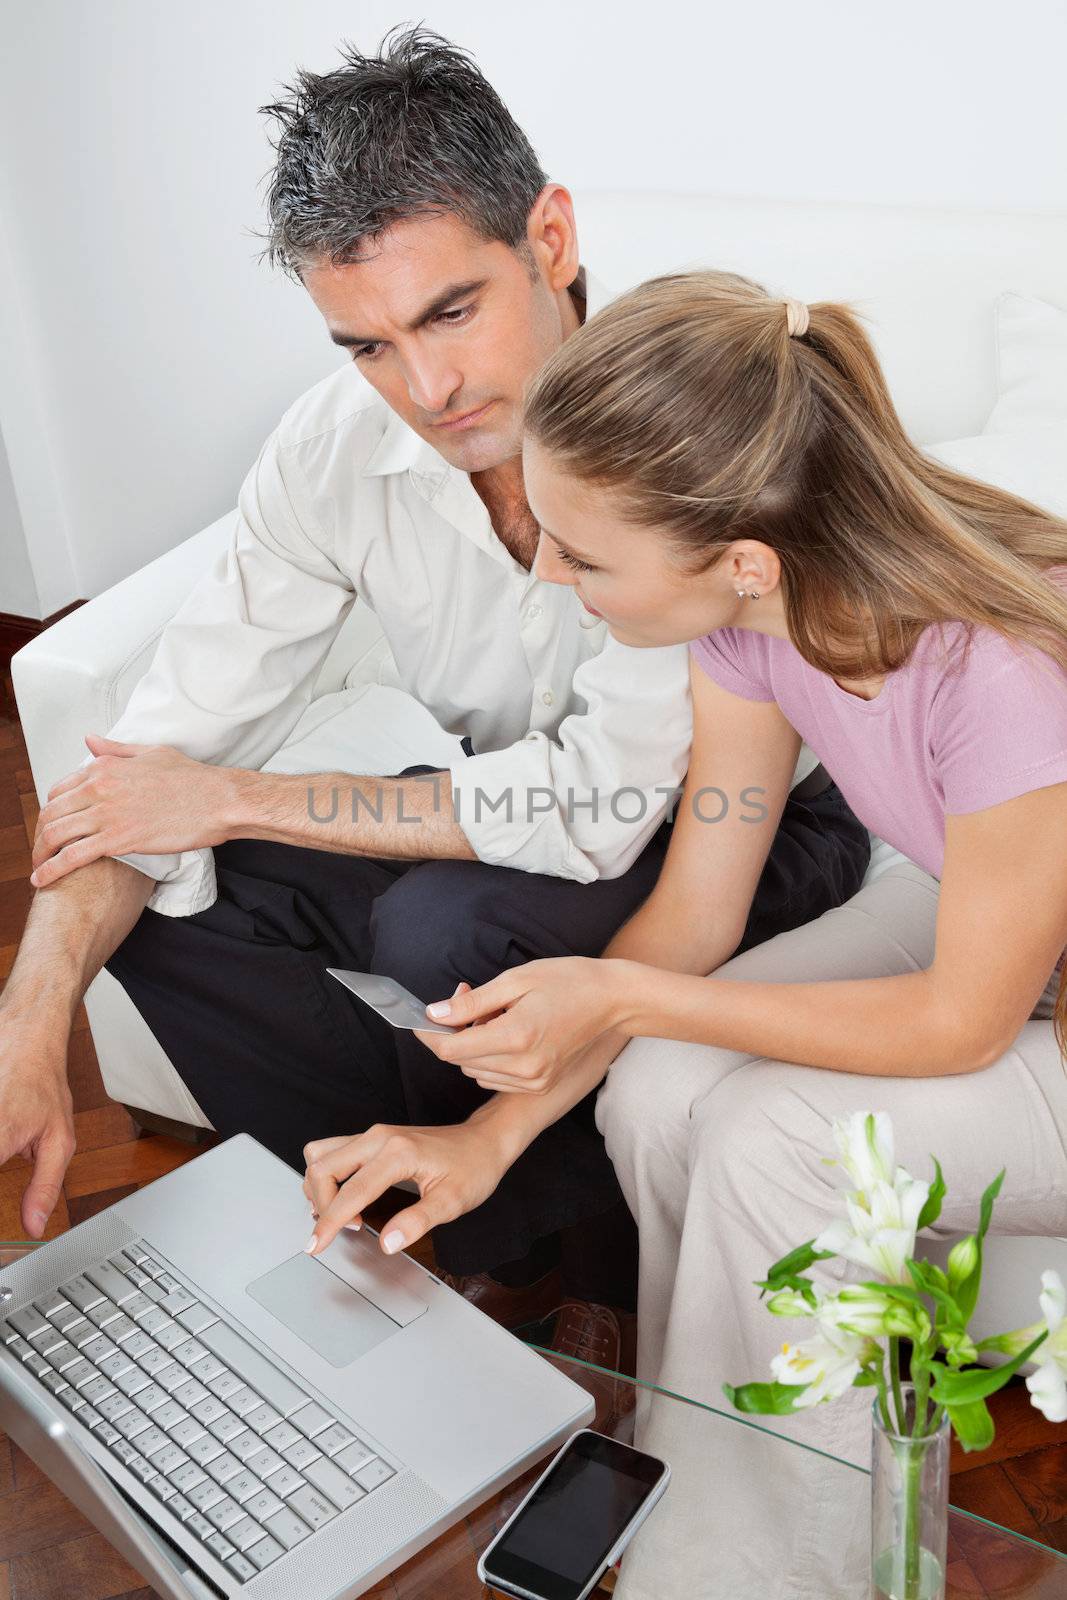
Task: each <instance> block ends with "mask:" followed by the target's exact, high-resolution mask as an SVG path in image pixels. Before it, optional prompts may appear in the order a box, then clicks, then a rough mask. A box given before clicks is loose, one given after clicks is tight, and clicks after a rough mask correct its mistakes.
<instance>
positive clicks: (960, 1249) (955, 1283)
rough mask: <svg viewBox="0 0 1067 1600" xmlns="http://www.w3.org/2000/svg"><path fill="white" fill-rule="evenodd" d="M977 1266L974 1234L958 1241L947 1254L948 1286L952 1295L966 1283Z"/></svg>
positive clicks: (976, 1246) (976, 1244)
mask: <svg viewBox="0 0 1067 1600" xmlns="http://www.w3.org/2000/svg"><path fill="white" fill-rule="evenodd" d="M977 1265H978V1240H977V1239H976V1238H975V1236H974V1234H973V1233H971V1234H968V1236H967V1238H966V1239H959V1240H957V1242H956V1243H955V1244H954V1245H953V1246H952V1249H951V1250H950V1251H949V1253H948V1286H949V1289H950V1291H951V1292H952V1293H955V1291H956V1290H957V1289H958V1288H959V1286H960V1284H961V1283H966V1281H967V1279H968V1278H969V1277H970V1276H971V1274H972V1272H973V1271H974V1269H975V1267H977Z"/></svg>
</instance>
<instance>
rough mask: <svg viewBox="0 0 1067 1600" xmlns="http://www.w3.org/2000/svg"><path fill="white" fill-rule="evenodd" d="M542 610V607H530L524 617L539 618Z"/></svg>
mask: <svg viewBox="0 0 1067 1600" xmlns="http://www.w3.org/2000/svg"><path fill="white" fill-rule="evenodd" d="M544 609H545V608H544V606H530V607H529V609H528V610H527V612H526V615H527V616H528V617H539V616H540V615H541V613H542V611H543V610H544Z"/></svg>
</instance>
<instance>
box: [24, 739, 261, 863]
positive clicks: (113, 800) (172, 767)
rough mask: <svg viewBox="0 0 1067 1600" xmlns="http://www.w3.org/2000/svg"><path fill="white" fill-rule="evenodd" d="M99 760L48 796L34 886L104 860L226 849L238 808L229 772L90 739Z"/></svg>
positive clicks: (175, 753)
mask: <svg viewBox="0 0 1067 1600" xmlns="http://www.w3.org/2000/svg"><path fill="white" fill-rule="evenodd" d="M85 742H86V744H87V745H88V746H89V749H90V750H91V751H92V753H93V755H94V756H95V757H96V760H95V761H92V762H90V763H89V765H88V766H85V767H80V768H79V769H78V770H77V771H76V772H72V773H70V774H69V776H67V777H66V778H61V779H60V781H59V782H58V783H56V784H53V786H52V788H51V789H49V791H48V799H47V803H46V805H45V806H44V808H43V810H42V811H41V813H40V816H39V817H38V819H37V832H36V834H35V836H34V841H33V865H34V868H35V869H36V870H35V871H34V872H33V874H32V876H31V882H33V883H35V884H36V885H37V887H38V888H44V887H45V886H46V885H48V884H50V883H55V882H56V880H57V879H58V878H62V877H64V876H65V875H66V874H67V873H68V872H73V871H75V870H76V869H77V868H78V867H83V866H85V865H86V863H87V862H90V861H96V860H97V859H98V858H99V857H101V856H124V855H131V854H143V855H169V854H171V853H172V852H178V851H181V850H196V849H199V848H200V847H201V846H203V845H214V844H222V843H223V842H224V840H225V839H226V838H227V836H228V834H227V818H228V815H229V812H230V807H231V803H232V792H233V784H234V777H233V773H232V772H231V771H230V769H229V768H228V767H215V766H212V765H211V764H210V763H208V762H203V761H193V760H192V759H191V758H190V757H189V756H185V755H182V753H181V751H179V750H172V749H171V748H170V747H169V746H167V745H143V744H119V743H117V742H116V741H115V740H113V739H104V738H102V737H101V736H100V735H99V734H95V733H90V734H87V735H86V738H85Z"/></svg>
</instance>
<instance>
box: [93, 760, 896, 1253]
mask: <svg viewBox="0 0 1067 1600" xmlns="http://www.w3.org/2000/svg"><path fill="white" fill-rule="evenodd" d="M669 837H670V829H669V826H668V825H664V827H663V828H661V829H660V831H659V833H658V834H657V835H656V836H655V837H654V838H653V840H652V841H651V843H650V844H649V845H648V846H647V847H646V849H645V851H644V852H643V854H642V855H641V856H640V858H639V859H638V860H637V861H636V862H635V864H634V865H633V866H632V867H631V868H630V870H629V871H628V872H627V873H626V874H625V875H624V876H622V877H619V878H613V879H602V880H599V881H597V882H595V883H590V884H579V883H575V882H573V881H571V880H568V879H563V878H554V877H545V876H541V875H538V874H533V873H527V872H520V871H516V870H514V869H512V868H508V867H499V866H490V865H487V864H485V863H483V862H469V861H424V862H414V863H409V862H403V861H384V860H373V859H368V858H362V857H358V856H348V855H342V854H338V853H336V852H332V851H325V850H313V849H308V848H304V847H302V846H295V845H287V844H278V843H273V842H267V841H262V840H254V839H236V840H231V841H230V842H229V843H227V844H223V845H220V846H218V847H217V848H216V850H215V868H216V874H217V879H218V899H217V900H216V902H215V904H214V905H212V906H210V907H209V908H208V909H207V910H206V911H201V912H197V913H196V914H195V915H194V916H189V917H165V916H161V915H159V913H157V912H155V911H151V910H149V909H147V908H146V909H145V910H144V912H143V913H142V915H141V917H140V918H139V920H138V921H137V923H136V924H135V926H134V927H133V928H132V929H131V931H130V933H129V934H128V935H127V937H126V939H125V940H124V941H123V942H122V944H121V945H119V947H118V949H117V950H116V951H115V953H114V955H112V957H111V959H110V960H109V961H108V962H107V963H106V966H107V970H108V971H109V972H110V973H112V974H113V975H114V977H116V978H117V979H118V980H119V982H120V983H121V984H122V985H123V987H124V989H125V990H126V992H127V993H128V994H129V996H130V998H131V999H132V1000H133V1002H134V1004H135V1005H136V1007H137V1009H138V1010H139V1011H140V1013H141V1015H142V1016H143V1017H144V1019H145V1021H146V1022H147V1023H148V1026H149V1027H150V1028H151V1030H152V1032H153V1033H154V1035H155V1037H156V1038H157V1039H158V1040H159V1042H160V1044H161V1045H162V1046H163V1049H164V1050H165V1051H166V1053H167V1055H168V1056H169V1058H170V1060H171V1061H172V1063H173V1064H174V1066H175V1068H176V1069H177V1071H178V1073H179V1074H180V1076H181V1077H182V1079H183V1080H184V1082H185V1083H186V1084H187V1086H188V1088H189V1090H190V1092H191V1093H192V1094H193V1096H194V1097H195V1098H196V1100H197V1101H198V1103H199V1104H200V1106H201V1107H202V1108H203V1110H204V1112H205V1113H206V1114H207V1116H208V1117H209V1118H210V1120H211V1122H212V1124H213V1125H214V1127H215V1128H216V1129H218V1130H219V1132H220V1133H223V1134H227V1135H229V1134H233V1133H239V1132H246V1133H250V1134H252V1135H253V1136H254V1137H255V1138H257V1139H258V1140H259V1141H260V1142H261V1143H262V1144H264V1145H266V1146H267V1147H268V1149H270V1150H272V1151H274V1152H275V1154H277V1155H278V1156H280V1157H281V1158H282V1159H283V1160H284V1161H286V1162H288V1163H289V1164H290V1165H291V1166H293V1167H295V1168H297V1169H298V1170H299V1171H301V1172H302V1171H303V1169H304V1160H303V1154H302V1152H303V1147H304V1145H305V1144H306V1143H307V1142H308V1141H309V1140H311V1139H321V1138H326V1137H329V1136H330V1135H334V1134H355V1133H359V1132H361V1131H362V1130H363V1129H365V1128H367V1127H369V1126H370V1125H371V1124H373V1123H376V1122H385V1123H394V1124H395V1123H405V1124H412V1125H440V1124H443V1123H452V1122H459V1121H462V1120H464V1119H465V1118H466V1117H468V1116H469V1115H470V1113H471V1111H472V1110H473V1109H474V1108H475V1107H476V1106H477V1105H478V1104H480V1103H481V1102H482V1101H483V1100H484V1099H485V1098H486V1097H487V1092H486V1091H485V1090H482V1089H480V1088H479V1087H478V1085H477V1084H475V1083H474V1082H473V1081H472V1080H471V1079H469V1078H465V1077H464V1076H463V1075H462V1073H461V1072H459V1070H458V1069H456V1068H453V1067H449V1066H447V1065H445V1064H444V1063H442V1062H440V1061H438V1059H437V1057H436V1056H434V1055H432V1054H431V1053H430V1051H428V1050H427V1049H426V1048H425V1047H424V1046H423V1045H422V1044H420V1043H419V1041H418V1040H417V1039H416V1038H415V1037H414V1035H413V1034H412V1033H410V1032H405V1031H398V1030H395V1029H393V1028H392V1027H390V1026H389V1024H388V1023H386V1022H384V1021H383V1020H382V1019H381V1018H379V1017H378V1015H377V1013H376V1012H374V1011H372V1010H371V1008H370V1007H369V1006H366V1005H364V1004H363V1003H362V1001H359V1000H357V999H356V998H355V996H354V995H352V994H350V993H349V992H348V990H347V989H345V988H344V987H343V986H342V985H341V984H339V983H338V982H337V981H336V979H334V978H331V977H329V976H328V975H327V973H326V968H327V967H330V966H332V967H350V968H356V969H358V970H362V971H374V972H379V973H382V974H384V975H387V976H390V977H393V978H396V979H398V980H399V982H401V983H402V984H404V985H405V986H406V987H407V988H409V989H411V990H412V991H413V992H414V993H415V994H417V995H418V996H419V997H420V998H421V999H423V1000H426V1001H430V1000H439V999H443V998H445V997H447V996H449V995H451V994H452V992H453V990H454V989H455V987H456V984H457V983H458V982H460V980H461V979H466V980H467V981H468V982H469V983H472V984H474V985H475V986H477V985H478V984H480V983H484V982H486V981H487V980H488V979H489V978H491V977H493V976H494V975H495V974H496V973H498V972H500V971H502V970H503V969H504V968H506V967H513V966H518V965H520V964H521V963H523V962H525V961H531V960H534V959H537V958H539V957H545V956H567V955H586V956H593V955H598V954H599V953H600V952H601V951H602V950H603V948H604V946H605V945H606V944H607V943H608V941H609V940H610V939H611V937H612V935H613V934H614V932H615V930H616V929H617V928H618V927H619V926H620V925H621V924H622V923H623V922H625V921H626V919H627V918H628V917H629V916H630V915H631V914H632V913H633V912H634V911H635V910H636V909H637V907H638V906H639V905H640V904H641V902H642V901H643V900H645V899H646V898H647V896H648V894H649V893H650V891H651V890H652V887H653V885H654V884H655V881H656V878H657V877H658V875H659V871H660V867H661V866H662V863H663V858H664V854H665V851H666V847H667V844H668V842H669ZM869 854H870V850H869V840H868V835H867V830H866V829H865V828H864V827H862V826H861V825H860V823H858V822H857V821H856V819H855V817H854V816H853V815H852V812H851V811H850V810H849V809H848V806H847V805H846V803H845V801H844V799H843V798H842V796H841V794H840V793H839V791H838V790H837V788H836V787H835V786H834V785H832V784H831V785H830V787H829V788H827V789H826V790H824V791H823V793H822V794H820V795H818V796H816V797H815V798H813V799H810V800H807V801H803V802H802V801H798V800H790V801H789V802H788V803H787V805H786V808H785V812H784V814H783V818H782V822H781V825H780V827H779V830H778V833H777V835H776V837H775V842H774V845H773V848H772V850H771V854H770V856H769V858H768V861H767V863H766V866H765V868H764V872H763V875H762V878H761V880H760V884H759V888H758V892H757V894H756V897H755V901H754V903H753V906H752V912H751V915H750V917H749V922H748V927H747V928H746V930H745V937H744V940H743V941H742V943H741V945H739V946H738V949H745V948H747V947H748V946H749V945H752V944H759V943H762V941H763V940H765V939H767V938H770V937H771V935H772V934H775V933H778V932H780V931H782V930H784V929H787V928H794V927H797V926H799V925H801V924H802V923H805V922H809V921H811V919H812V918H814V917H817V916H819V915H821V913H822V912H823V911H826V910H828V909H830V908H831V907H832V906H836V905H839V904H840V903H841V902H842V901H843V900H846V899H848V898H849V896H851V895H852V894H854V893H855V892H856V890H857V889H858V888H859V885H860V882H861V880H862V878H863V874H864V872H865V871H866V868H867V863H868V859H869ZM594 1104H595V1094H591V1095H589V1096H587V1098H586V1099H585V1100H584V1101H583V1102H582V1103H581V1104H580V1105H579V1106H577V1107H575V1109H574V1110H573V1111H572V1112H570V1113H569V1114H568V1115H567V1116H566V1117H563V1118H561V1119H560V1121H559V1122H557V1123H556V1124H555V1125H554V1126H552V1127H551V1128H548V1129H546V1131H545V1132H544V1133H542V1134H541V1135H540V1136H539V1137H538V1138H537V1139H536V1140H535V1141H534V1142H533V1144H532V1145H531V1146H530V1147H529V1149H528V1150H527V1151H526V1152H525V1153H524V1154H523V1156H522V1157H520V1159H519V1160H518V1161H517V1162H515V1164H514V1166H513V1167H512V1168H511V1169H510V1170H509V1171H508V1173H507V1174H506V1175H505V1177H504V1179H503V1180H502V1182H501V1183H500V1185H499V1187H498V1188H497V1190H496V1193H495V1194H493V1195H492V1196H491V1197H490V1199H488V1200H487V1201H486V1202H485V1203H484V1204H483V1205H481V1206H479V1207H477V1209H476V1210H474V1211H472V1212H470V1213H469V1214H468V1215H467V1216H465V1217H460V1218H458V1219H457V1220H456V1221H455V1222H451V1223H448V1224H447V1225H446V1226H444V1227H441V1228H438V1229H436V1230H435V1232H434V1251H435V1255H436V1258H437V1261H438V1264H439V1266H441V1267H443V1268H444V1269H446V1270H447V1271H450V1272H455V1273H471V1272H482V1271H486V1270H488V1269H490V1268H492V1267H494V1266H498V1265H500V1264H501V1263H504V1262H510V1261H515V1260H516V1259H518V1258H520V1257H522V1256H524V1255H525V1254H526V1253H527V1252H528V1251H529V1249H530V1247H531V1246H532V1245H533V1243H534V1242H535V1241H536V1240H538V1239H540V1238H542V1237H543V1236H544V1235H546V1234H551V1233H555V1232H557V1231H559V1230H562V1229H565V1228H570V1227H573V1226H574V1225H575V1224H577V1223H581V1222H583V1221H584V1220H586V1219H588V1218H593V1217H598V1216H600V1215H602V1214H603V1213H605V1212H607V1211H608V1210H609V1209H610V1208H612V1207H615V1206H617V1205H618V1204H619V1202H620V1201H621V1200H622V1192H621V1190H620V1188H619V1185H618V1181H617V1179H616V1177H615V1173H614V1169H613V1168H612V1165H611V1162H610V1160H609V1159H608V1156H607V1153H606V1151H605V1149H604V1143H603V1140H602V1139H601V1137H600V1135H599V1133H598V1132H597V1130H596V1127H595V1124H594V1121H593V1107H594Z"/></svg>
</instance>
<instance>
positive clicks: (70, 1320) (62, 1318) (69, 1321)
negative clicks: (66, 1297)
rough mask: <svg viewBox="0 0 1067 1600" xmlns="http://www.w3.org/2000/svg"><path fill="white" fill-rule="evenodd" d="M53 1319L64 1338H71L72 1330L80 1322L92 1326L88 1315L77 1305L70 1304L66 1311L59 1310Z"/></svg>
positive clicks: (87, 1326)
mask: <svg viewBox="0 0 1067 1600" xmlns="http://www.w3.org/2000/svg"><path fill="white" fill-rule="evenodd" d="M51 1320H52V1322H53V1324H54V1325H55V1327H57V1328H58V1329H59V1331H60V1333H61V1334H63V1336H64V1338H67V1339H69V1338H71V1336H72V1334H71V1330H72V1329H74V1328H77V1326H78V1324H79V1322H80V1323H82V1324H84V1326H85V1327H86V1328H91V1327H92V1323H91V1322H90V1321H89V1319H88V1317H86V1316H84V1315H83V1314H82V1312H80V1311H79V1310H78V1308H77V1306H71V1305H68V1306H67V1308H66V1310H65V1311H60V1312H58V1313H57V1314H56V1315H55V1316H54V1317H53V1318H52V1319H51Z"/></svg>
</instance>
